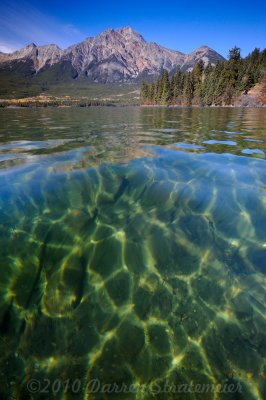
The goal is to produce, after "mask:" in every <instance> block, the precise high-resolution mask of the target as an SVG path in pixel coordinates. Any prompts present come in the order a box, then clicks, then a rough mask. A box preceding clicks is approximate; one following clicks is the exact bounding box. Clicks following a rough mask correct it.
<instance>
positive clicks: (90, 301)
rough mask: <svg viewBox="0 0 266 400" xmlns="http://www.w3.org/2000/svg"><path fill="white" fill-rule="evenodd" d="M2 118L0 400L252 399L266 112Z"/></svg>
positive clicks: (147, 111)
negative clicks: (110, 399)
mask: <svg viewBox="0 0 266 400" xmlns="http://www.w3.org/2000/svg"><path fill="white" fill-rule="evenodd" d="M0 121H1V124H0V237H1V241H0V260H1V273H0V335H1V336H0V398H1V399H2V398H3V399H53V398H55V399H105V398H116V399H152V398H155V399H230V400H231V399H254V400H255V399H256V400H257V399H261V400H262V399H265V398H266V383H265V381H266V380H265V377H266V301H265V300H266V297H265V294H266V290H265V289H266V280H265V272H266V161H265V157H266V125H265V121H266V110H263V109H229V108H227V109H222V108H221V109H219V108H218V109H190V108H187V109H167V108H142V109H140V108H137V107H136V108H91V109H71V108H70V109H68V108H62V109H38V110H35V109H9V110H8V109H5V110H0ZM197 385H199V386H197ZM230 385H231V386H230Z"/></svg>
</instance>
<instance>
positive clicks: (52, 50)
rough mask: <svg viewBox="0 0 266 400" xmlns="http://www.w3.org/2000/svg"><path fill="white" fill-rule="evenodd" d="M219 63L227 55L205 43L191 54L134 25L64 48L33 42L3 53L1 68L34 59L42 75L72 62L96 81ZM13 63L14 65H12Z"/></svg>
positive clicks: (34, 68) (78, 72)
mask: <svg viewBox="0 0 266 400" xmlns="http://www.w3.org/2000/svg"><path fill="white" fill-rule="evenodd" d="M201 59H202V61H203V62H204V64H205V65H207V64H208V63H209V62H210V63H211V64H217V63H218V62H219V61H223V60H224V58H223V57H222V56H221V55H220V54H219V53H217V52H216V51H215V50H213V49H211V48H210V47H208V46H206V45H204V46H201V47H199V48H198V49H196V50H194V51H193V52H191V53H189V54H184V53H182V52H180V51H178V50H172V49H168V48H166V47H163V46H161V45H159V44H157V43H155V42H148V41H146V40H145V39H144V38H143V36H142V35H141V34H140V33H138V32H137V31H135V30H134V29H133V28H132V27H130V26H126V27H122V28H118V29H112V28H109V29H106V30H105V31H103V32H101V33H100V34H98V35H96V36H95V37H88V38H86V39H84V40H83V41H81V42H79V43H77V44H73V45H71V46H69V47H67V48H66V49H65V50H62V49H61V48H60V47H59V46H57V45H56V44H48V45H42V46H38V45H36V44H35V43H30V44H29V45H27V46H26V47H24V48H22V49H20V50H16V51H15V52H13V53H2V52H0V69H3V68H9V69H10V71H11V73H12V68H13V67H14V68H16V66H17V63H18V62H25V61H30V62H31V68H32V71H33V73H35V74H40V73H41V72H43V71H45V70H48V69H49V68H50V67H52V66H54V65H56V64H64V63H67V64H69V65H70V64H71V66H72V68H73V69H74V70H75V71H76V74H73V76H75V77H82V76H83V77H84V76H85V77H86V78H88V79H89V80H90V81H92V82H101V83H112V82H130V81H133V80H135V79H136V78H140V77H141V76H142V75H143V74H145V75H150V76H156V75H159V74H160V73H161V71H162V70H163V69H165V70H167V71H169V72H170V71H173V70H176V69H177V68H180V69H181V70H182V71H189V70H191V69H192V68H193V66H194V65H195V64H196V62H197V61H199V60H201ZM12 63H13V64H12Z"/></svg>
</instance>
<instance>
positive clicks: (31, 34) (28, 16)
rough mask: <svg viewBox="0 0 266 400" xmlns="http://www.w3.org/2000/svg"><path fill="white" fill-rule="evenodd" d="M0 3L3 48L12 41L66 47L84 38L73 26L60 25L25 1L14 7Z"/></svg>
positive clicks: (7, 3) (0, 31)
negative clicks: (54, 44)
mask: <svg viewBox="0 0 266 400" xmlns="http://www.w3.org/2000/svg"><path fill="white" fill-rule="evenodd" d="M1 3H2V4H1V6H0V37H1V38H2V39H3V40H2V41H3V42H4V43H3V46H4V45H5V43H8V42H11V41H12V40H13V41H16V42H20V43H24V44H26V43H30V42H34V43H36V44H49V43H56V44H58V45H59V46H60V47H67V46H68V45H69V44H72V43H73V40H74V41H75V40H77V41H79V40H81V39H83V37H84V36H85V35H82V33H81V32H80V31H79V30H78V29H77V28H76V27H75V26H74V25H73V24H71V23H62V22H61V21H58V20H56V19H55V18H54V17H52V16H50V15H47V14H44V13H43V12H41V11H40V10H38V9H37V8H34V7H32V6H31V5H29V4H28V3H27V2H25V1H21V2H20V3H19V5H16V6H12V5H10V2H7V1H5V0H3V1H1ZM71 40H72V42H71ZM6 46H7V48H9V46H8V45H6ZM13 50H14V49H13Z"/></svg>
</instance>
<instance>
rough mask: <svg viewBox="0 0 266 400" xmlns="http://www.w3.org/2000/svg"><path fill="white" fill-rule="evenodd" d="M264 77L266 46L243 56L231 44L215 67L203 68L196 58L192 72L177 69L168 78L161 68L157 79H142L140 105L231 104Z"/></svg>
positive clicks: (265, 74) (265, 75) (209, 65)
mask: <svg viewBox="0 0 266 400" xmlns="http://www.w3.org/2000/svg"><path fill="white" fill-rule="evenodd" d="M265 77H266V49H264V50H263V51H260V50H259V49H257V48H256V49H255V50H254V51H253V52H252V53H251V54H249V55H248V56H247V57H245V58H242V57H241V55H240V49H239V48H238V47H234V48H233V49H232V50H230V52H229V57H228V60H226V61H223V62H219V63H218V64H217V65H216V66H212V65H211V64H208V65H207V66H206V67H204V63H203V61H199V62H198V63H197V64H196V65H195V67H194V68H193V70H192V71H191V72H182V71H180V70H177V71H176V73H175V74H174V75H173V76H172V77H170V76H169V74H168V72H167V71H163V73H162V75H161V76H160V77H159V78H158V79H157V81H155V82H152V83H150V84H148V83H146V82H143V83H142V87H141V104H146V105H148V104H152V105H154V104H158V105H171V104H172V105H182V106H190V105H198V106H211V105H216V106H224V105H233V104H234V102H235V100H236V98H237V97H238V96H239V95H241V94H246V93H247V92H248V91H249V89H250V88H251V87H252V86H254V85H255V84H256V83H258V82H261V81H262V80H264V79H265Z"/></svg>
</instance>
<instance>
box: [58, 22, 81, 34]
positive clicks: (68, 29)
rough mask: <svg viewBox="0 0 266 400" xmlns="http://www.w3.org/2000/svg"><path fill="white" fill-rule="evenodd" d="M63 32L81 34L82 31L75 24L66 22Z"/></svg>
mask: <svg viewBox="0 0 266 400" xmlns="http://www.w3.org/2000/svg"><path fill="white" fill-rule="evenodd" d="M62 32H63V33H65V34H66V35H81V32H80V30H79V29H77V28H76V27H75V26H74V25H72V24H66V25H64V26H63V27H62Z"/></svg>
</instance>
